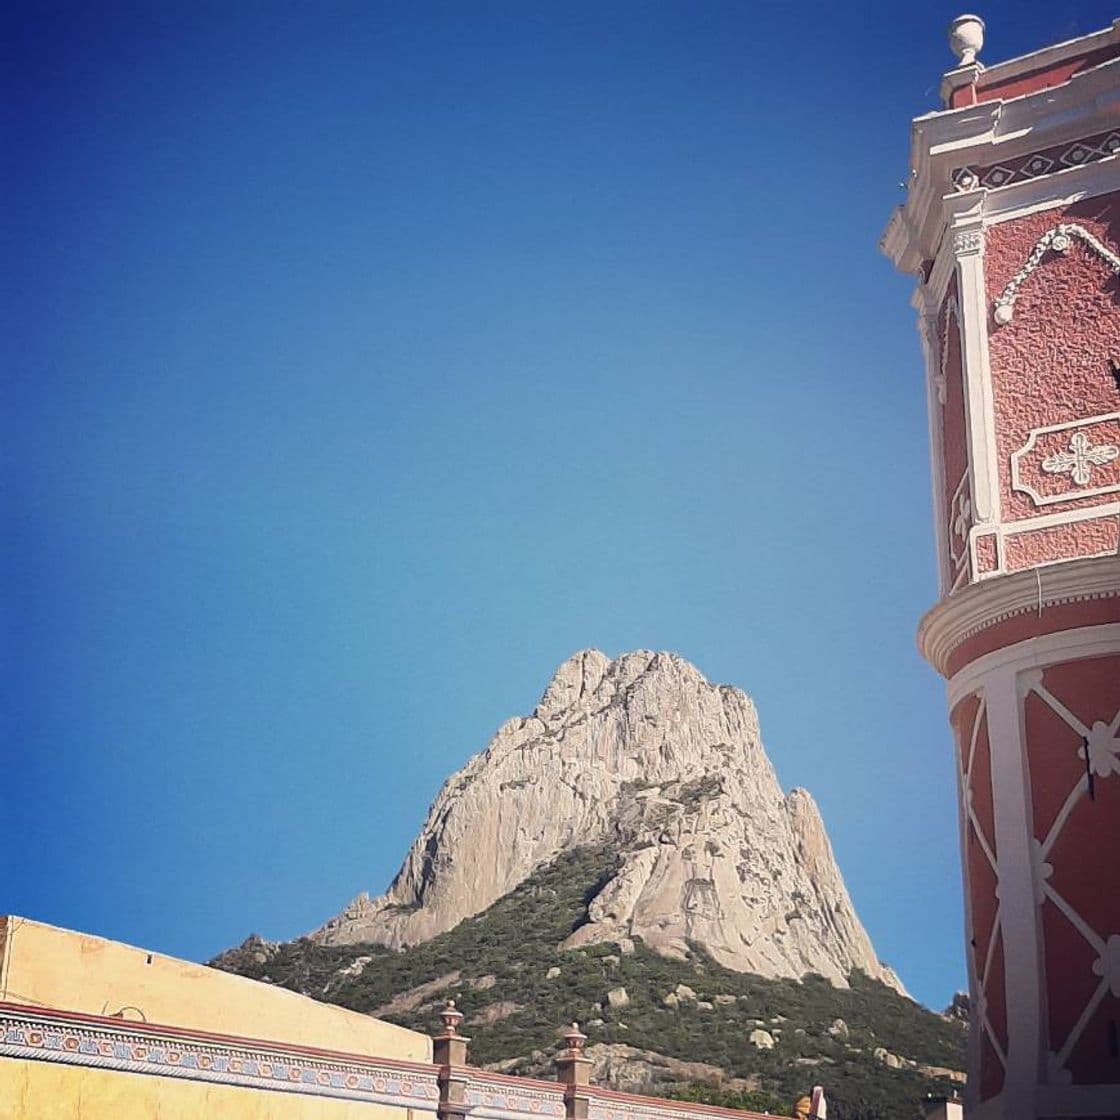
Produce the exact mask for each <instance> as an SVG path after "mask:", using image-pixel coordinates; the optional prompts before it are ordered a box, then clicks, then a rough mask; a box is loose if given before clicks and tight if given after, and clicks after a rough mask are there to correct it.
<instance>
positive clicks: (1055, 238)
mask: <svg viewBox="0 0 1120 1120" xmlns="http://www.w3.org/2000/svg"><path fill="white" fill-rule="evenodd" d="M1075 237H1077V238H1080V240H1082V241H1083V242H1085V244H1086V245H1087V246H1088V247H1089V248H1090V249H1092V250H1093V252H1094V253H1096V254H1097V256H1098V257H1100V258H1101V260H1103V261H1104V262H1105V264H1107V265H1108V267H1109V268H1111V269H1112V271H1113V272H1115V273H1117V274H1120V257H1118V256H1117V255H1116V254H1115V253H1114V252H1112V250H1111V249H1109V248H1108V246H1107V245H1105V244H1103V243H1102V242H1101V241H1100V240H1098V239H1097V238H1096V237H1094V236H1093V234H1091V233H1090V232H1089V231H1088V230H1087V229H1085V227H1084V226H1079V225H1076V224H1075V223H1072V222H1068V223H1063V224H1062V225H1057V226H1055V227H1054V228H1053V229H1052V230H1048V231H1047V232H1046V233H1044V234H1043V235H1042V236H1041V237H1040V238H1039V239H1038V241H1037V243H1036V244H1035V247H1034V248H1033V249H1032V250H1031V254H1030V256H1029V257H1027V262H1026V264H1024V265H1023V267H1022V268H1021V269H1019V271H1018V272H1016V273H1015V275H1014V276H1013V277H1012V278H1011V280H1010V281H1009V282H1008V285H1007V287H1006V288H1004V289H1003V291H1002V292H1001V293H1000V294H999V295H998V296H997V297H996V301H995V311H994V315H995V320H996V322H997V323H998V324H999V325H1000V326H1003V325H1005V324H1007V323H1010V322H1011V319H1012V317H1013V316H1014V314H1015V300H1016V299H1017V298H1018V296H1019V288H1020V287H1022V285H1023V282H1024V281H1025V280H1026V279H1027V277H1028V276H1030V274H1031V273H1032V272H1034V270H1035V269H1036V268H1038V266H1039V264H1040V263H1041V262H1042V258H1043V257H1044V256H1045V255H1046V254H1047V252H1049V251H1050V250H1051V249H1053V250H1054V252H1055V253H1067V252H1069V249H1070V246H1071V245H1072V244H1073V240H1072V239H1073V238H1075Z"/></svg>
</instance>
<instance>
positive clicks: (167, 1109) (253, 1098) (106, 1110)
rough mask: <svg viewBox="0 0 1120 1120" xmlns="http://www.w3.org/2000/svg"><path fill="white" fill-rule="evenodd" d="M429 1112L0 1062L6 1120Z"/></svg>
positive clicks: (247, 1118)
mask: <svg viewBox="0 0 1120 1120" xmlns="http://www.w3.org/2000/svg"><path fill="white" fill-rule="evenodd" d="M412 1115H415V1116H416V1117H417V1118H419V1117H424V1118H425V1120H426V1118H427V1117H428V1116H432V1115H434V1114H432V1113H416V1114H412V1110H411V1109H407V1108H391V1107H389V1106H388V1105H379V1104H365V1103H362V1102H359V1101H342V1100H329V1099H325V1098H322V1097H309V1096H301V1095H298V1094H296V1093H277V1092H272V1091H270V1090H267V1089H242V1088H238V1087H237V1086H232V1085H210V1084H206V1083H204V1082H200V1081H181V1080H178V1079H176V1078H169V1077H152V1076H149V1075H146V1074H135V1073H117V1072H114V1071H112V1070H104V1069H82V1068H80V1067H76V1066H63V1065H52V1064H51V1063H49V1062H32V1061H23V1060H21V1059H18V1058H17V1059H11V1058H9V1059H0V1117H3V1118H4V1120H410V1118H411V1116H412Z"/></svg>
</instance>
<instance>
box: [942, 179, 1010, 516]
mask: <svg viewBox="0 0 1120 1120" xmlns="http://www.w3.org/2000/svg"><path fill="white" fill-rule="evenodd" d="M981 193H983V192H981ZM952 238H953V254H954V256H955V257H956V262H957V304H958V307H959V310H960V316H961V325H962V327H963V329H962V331H961V365H962V367H963V369H962V372H963V376H964V390H965V393H964V399H965V417H966V420H967V423H968V436H969V439H968V443H969V459H970V468H971V472H972V503H973V508H974V509H975V511H976V523H977V524H981V525H987V524H991V523H993V522H996V521H998V520H999V516H1000V501H999V458H998V453H997V450H996V423H995V403H994V400H993V397H992V375H991V369H990V365H989V359H988V306H987V302H988V301H987V294H986V292H985V290H984V230H983V228H982V226H981V224H980V219H979V214H978V213H976V212H973V213H971V214H968V215H967V216H965V215H958V218H957V220H956V221H954V223H953V227H952Z"/></svg>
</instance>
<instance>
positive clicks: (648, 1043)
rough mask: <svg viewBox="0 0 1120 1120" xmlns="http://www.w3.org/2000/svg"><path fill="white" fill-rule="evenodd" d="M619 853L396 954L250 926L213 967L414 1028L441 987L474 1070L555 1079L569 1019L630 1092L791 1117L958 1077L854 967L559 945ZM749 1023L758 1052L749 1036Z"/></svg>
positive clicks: (613, 1081)
mask: <svg viewBox="0 0 1120 1120" xmlns="http://www.w3.org/2000/svg"><path fill="white" fill-rule="evenodd" d="M622 862H623V857H622V856H621V855H620V854H619V853H618V852H616V851H614V850H612V849H611V848H610V847H609V846H606V847H585V848H577V849H572V850H570V851H567V852H565V853H563V854H562V855H561V856H560V857H559V858H558V859H557V860H555V861H554V862H553V863H551V864H549V865H547V866H546V867H544V868H541V869H539V870H538V871H537V872H536V873H535V874H533V875H531V876H530V877H529V878H528V879H526V880H525V881H524V882H523V883H521V884H520V885H519V886H518V887H516V888H515V889H514V890H513V891H512V892H510V893H508V894H507V895H506V896H505V897H503V898H502V899H501V900H499V901H498V902H497V903H495V904H494V905H493V906H491V907H490V908H489V909H487V910H486V911H485V912H484V913H483V914H481V915H478V916H477V917H475V918H473V919H470V920H467V921H464V922H462V923H461V924H460V925H458V926H457V927H456V928H455V929H453V930H451V931H449V932H446V933H442V934H439V935H437V936H436V937H434V938H432V939H430V940H428V941H427V942H425V943H423V944H420V945H417V946H415V947H412V948H409V949H405V950H403V951H394V950H391V949H388V948H386V947H384V946H374V945H349V944H347V945H331V944H324V943H322V942H316V941H311V940H308V939H301V940H300V941H296V942H290V943H288V944H284V945H277V944H273V943H269V942H265V941H262V940H261V939H260V938H256V937H253V938H250V939H249V940H247V941H246V942H245V943H244V944H243V945H242V946H241V947H240V948H238V949H234V950H230V951H229V952H227V953H225V954H223V955H222V956H221V957H219V958H218V959H217V960H216V961H214V962H212V963H214V964H215V965H216V966H217V967H220V968H224V969H227V970H229V971H233V972H238V973H241V974H243V975H246V976H251V977H253V978H256V979H259V980H264V981H266V982H270V983H277V984H282V985H283V986H285V987H288V988H291V989H293V990H295V991H300V992H303V993H304V994H306V995H310V996H313V997H315V998H317V999H324V1000H327V1001H329V1002H331V1003H337V1004H340V1005H341V1006H344V1007H349V1008H353V1009H355V1010H358V1011H367V1012H374V1013H376V1014H378V1015H379V1016H380V1017H383V1018H387V1019H389V1020H390V1021H392V1022H396V1023H400V1024H402V1025H405V1026H409V1027H412V1028H414V1029H417V1030H425V1031H431V1030H433V1029H434V1028H435V1027H436V1026H437V1025H438V1021H437V1012H438V1009H439V1007H440V1006H441V1005H442V1001H443V1000H444V999H446V998H448V997H453V998H455V999H456V1001H457V1002H458V1004H459V1006H460V1007H461V1008H462V1010H463V1011H464V1012H465V1013H466V1016H467V1018H466V1022H465V1024H464V1029H465V1031H466V1033H467V1034H469V1035H470V1036H471V1037H472V1043H471V1062H472V1064H475V1065H487V1064H489V1065H492V1066H498V1067H499V1068H502V1069H506V1070H514V1071H517V1072H524V1073H536V1074H541V1075H544V1076H552V1071H551V1069H550V1060H551V1057H552V1055H553V1054H555V1052H556V1049H557V1045H558V1028H560V1027H562V1026H563V1025H564V1024H566V1023H569V1022H571V1021H572V1020H573V1019H575V1020H578V1021H579V1022H580V1023H581V1024H582V1025H583V1029H584V1030H585V1031H586V1033H587V1034H588V1036H589V1049H588V1053H589V1056H590V1057H591V1058H592V1059H593V1060H594V1061H595V1070H594V1073H595V1077H596V1079H597V1080H598V1081H599V1083H601V1084H607V1085H612V1086H614V1087H616V1088H624V1089H627V1090H629V1091H635V1092H652V1093H655V1094H659V1095H672V1096H685V1097H690V1098H694V1099H702V1100H709V1101H711V1102H713V1103H725V1104H731V1105H737V1106H739V1107H754V1108H757V1109H770V1110H771V1111H772V1112H775V1113H782V1114H787V1113H788V1108H789V1104H790V1102H791V1101H793V1100H794V1099H796V1097H797V1096H799V1095H800V1094H801V1093H802V1092H804V1091H805V1090H806V1089H807V1088H808V1087H810V1086H811V1085H813V1084H824V1085H826V1086H827V1089H828V1094H829V1102H830V1104H831V1105H832V1109H833V1113H834V1114H835V1115H836V1116H837V1117H838V1118H839V1120H880V1118H882V1120H886V1118H887V1117H890V1118H892V1120H900V1118H901V1120H909V1118H916V1117H918V1116H920V1115H921V1109H920V1104H919V1102H920V1100H921V1098H922V1097H923V1096H924V1095H925V1094H926V1093H929V1092H933V1093H940V1094H944V1093H946V1092H949V1091H950V1090H951V1089H952V1088H954V1087H956V1088H959V1082H960V1078H961V1075H960V1074H959V1073H956V1072H955V1071H958V1070H961V1069H963V1066H964V1055H963V1049H964V1039H965V1028H964V1025H963V1024H962V1023H960V1022H959V1021H957V1020H950V1019H948V1018H946V1017H943V1016H940V1015H935V1014H933V1013H932V1012H929V1011H926V1010H925V1009H924V1008H921V1007H919V1006H918V1005H917V1004H915V1003H913V1002H912V1001H911V1000H909V999H906V998H904V997H903V996H900V995H899V994H898V993H897V992H896V991H894V990H893V989H891V988H888V987H887V986H886V985H884V984H882V983H879V982H877V981H873V980H870V979H869V978H867V977H866V976H864V975H862V974H861V973H859V972H856V973H854V974H853V975H852V977H851V983H850V986H849V987H847V988H837V987H836V986H834V985H832V984H830V983H828V982H827V981H825V980H823V979H821V978H819V977H808V978H806V979H805V980H804V981H802V982H797V981H794V980H790V979H764V978H762V977H759V976H755V975H751V974H747V973H742V972H737V971H733V970H730V969H727V968H724V967H723V966H721V965H720V964H718V963H717V962H716V961H714V960H713V959H712V958H711V957H710V956H709V955H708V954H706V953H704V952H703V951H702V950H699V949H693V950H691V951H690V953H689V956H688V957H687V959H675V958H673V957H666V956H665V955H663V954H661V953H657V952H654V951H653V950H651V949H649V948H648V947H646V946H645V945H644V944H643V943H642V942H641V941H640V940H631V939H625V938H624V939H621V940H620V941H619V942H618V943H614V944H606V943H604V944H596V945H591V946H587V947H584V948H569V949H563V948H561V947H560V946H561V944H562V943H565V942H567V941H569V940H570V938H571V935H572V933H573V932H576V931H578V930H580V929H582V928H585V927H586V924H587V922H588V921H589V919H590V914H589V912H588V911H589V907H588V900H589V899H590V898H593V897H595V896H596V895H597V894H598V893H599V892H600V889H601V887H602V884H603V882H604V881H607V880H609V879H611V878H612V877H614V876H615V875H617V873H618V871H619V868H620V867H621V866H622ZM620 989H621V990H622V992H623V993H624V995H620V994H619V993H620ZM611 993H614V994H613V996H612V995H611ZM838 1021H840V1022H838ZM757 1031H764V1032H766V1035H767V1036H769V1038H770V1039H772V1040H773V1042H774V1046H773V1048H772V1049H765V1048H760V1047H758V1046H756V1045H754V1044H752V1043H751V1041H750V1040H751V1038H752V1036H754V1037H756V1038H760V1039H761V1036H758V1035H755V1032H757ZM763 1041H764V1040H763ZM888 1062H890V1063H892V1064H891V1065H888V1064H887V1063H888ZM907 1063H913V1064H912V1065H911V1064H907ZM894 1066H898V1067H900V1068H893V1067H894ZM939 1070H940V1071H941V1072H940V1073H938V1072H937V1071H939Z"/></svg>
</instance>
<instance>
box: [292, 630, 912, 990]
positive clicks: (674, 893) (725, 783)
mask: <svg viewBox="0 0 1120 1120" xmlns="http://www.w3.org/2000/svg"><path fill="white" fill-rule="evenodd" d="M587 845H596V846H603V847H608V846H609V847H610V848H612V849H613V850H614V851H615V853H616V855H617V857H618V869H617V871H616V873H615V874H614V876H613V877H612V878H611V879H610V880H609V881H608V882H606V883H605V884H604V885H603V886H602V888H601V889H600V891H599V893H598V894H597V895H596V896H595V898H594V899H593V900H592V901H591V903H590V904H589V908H588V918H589V920H588V922H587V924H586V925H584V926H582V927H581V928H580V929H578V930H577V931H576V932H575V933H574V934H573V935H572V937H571V938H569V941H568V942H567V943H566V944H569V945H570V946H573V947H574V946H577V945H583V944H588V943H591V942H596V941H604V940H617V939H619V938H633V937H639V938H641V939H643V940H644V941H645V942H646V944H647V945H649V946H651V947H652V948H654V949H656V950H658V951H660V952H662V953H666V954H668V955H673V956H686V955H687V954H688V953H689V952H690V951H691V946H692V945H700V946H702V947H703V948H704V949H705V950H706V951H707V952H709V953H710V954H711V955H712V956H713V957H715V959H716V960H718V961H720V963H722V964H724V965H726V966H727V967H729V968H735V969H739V970H741V971H747V972H756V973H759V974H761V975H764V976H790V977H798V978H799V977H801V976H803V975H805V974H806V973H809V972H816V973H820V974H821V975H823V976H826V977H827V978H828V979H830V980H831V981H832V982H833V983H835V984H838V985H844V984H846V982H847V976H848V975H849V973H850V972H851V971H852V969H854V968H860V969H862V970H863V971H865V972H867V973H868V974H869V975H871V976H876V977H879V978H881V979H883V980H884V981H885V982H887V983H890V984H892V985H893V986H895V987H900V985H899V984H898V981H897V978H895V977H894V975H893V973H891V972H890V971H889V970H888V969H886V968H885V966H883V965H881V964H880V962H879V961H878V959H877V958H876V956H875V954H874V951H873V949H872V947H871V943H870V941H869V939H868V937H867V934H866V933H865V932H864V930H863V927H862V926H861V925H860V922H859V919H858V918H857V917H856V915H855V911H854V909H853V907H852V903H851V899H850V898H849V897H848V892H847V889H846V888H845V886H844V882H843V879H842V878H841V876H840V872H839V870H838V868H837V867H836V861H835V858H834V856H833V853H832V847H831V845H830V843H829V841H828V836H827V833H826V831H825V827H824V822H823V820H822V819H821V815H820V811H819V810H818V808H817V805H816V802H815V801H814V800H813V798H812V796H811V795H810V794H809V793H808V792H807V791H806V790H803V789H795V790H792V791H791V792H790V793H789V795H788V796H786V795H785V794H783V792H782V790H781V787H780V786H779V784H778V780H777V777H776V776H775V774H774V770H773V768H772V766H771V765H770V761H769V759H768V758H767V756H766V752H765V750H764V748H763V746H762V740H761V735H760V732H759V726H758V716H757V713H756V712H755V708H754V705H753V703H752V702H751V700H750V699H749V697H747V695H746V694H745V693H743V692H741V691H740V690H739V689H736V688H731V687H728V686H723V685H713V684H711V683H709V682H708V680H707V679H706V678H705V677H704V676H703V674H702V673H701V672H700V671H699V670H698V669H697V668H696V667H695V666H694V665H692V664H691V663H689V662H688V661H686V660H685V659H684V658H682V657H680V656H679V655H677V654H674V653H669V652H665V651H652V650H636V651H633V652H631V653H625V654H622V655H620V656H619V657H616V658H614V659H611V658H609V657H607V655H606V654H604V653H602V652H601V651H599V650H596V649H586V650H581V651H579V652H578V653H574V654H573V655H572V656H571V657H569V658H568V659H567V660H566V661H564V662H563V664H561V665H560V667H559V668H558V669H557V670H556V672H555V673H554V674H553V677H552V679H551V681H550V682H549V684H548V686H547V688H546V689H545V691H544V694H543V695H542V697H541V700H540V702H539V703H538V705H537V707H536V708H535V709H534V711H533V713H532V715H530V716H526V717H516V718H514V719H511V720H509V721H507V722H506V723H505V724H504V725H503V726H502V727H501V728H500V729H499V730H498V732H497V734H496V735H495V736H494V738H493V740H491V742H490V744H489V746H488V747H487V748H486V750H484V751H483V752H481V753H480V754H477V755H475V756H474V757H473V758H472V759H470V761H469V762H468V763H467V764H466V766H464V767H463V769H462V770H460V771H459V772H458V773H456V774H454V775H452V776H451V778H449V779H448V781H447V782H446V783H445V784H444V786H443V789H442V790H441V791H440V793H439V795H438V796H437V797H436V800H435V802H434V803H433V805H432V807H431V809H430V810H429V812H428V818H427V821H426V822H425V824H424V827H423V829H422V830H421V832H420V835H419V836H418V837H417V838H416V841H415V842H414V843H413V845H412V848H411V849H410V850H409V853H408V855H407V856H406V857H405V861H404V864H403V865H402V867H401V869H400V871H399V872H398V874H397V876H396V878H395V879H394V880H393V883H392V885H391V886H390V888H389V890H388V892H387V893H386V894H385V895H383V896H381V897H379V898H374V899H370V898H369V897H368V896H367V895H359V896H358V898H356V899H355V900H354V901H353V902H352V903H351V904H350V905H349V906H348V907H347V908H346V910H345V911H343V913H342V914H340V915H339V916H338V917H336V918H334V919H332V920H331V921H330V922H328V923H327V924H326V925H325V926H323V928H322V929H320V930H318V931H317V932H316V933H315V934H313V935H312V936H313V937H314V938H315V939H317V940H320V941H324V942H328V943H349V942H361V941H369V942H376V943H380V944H384V945H389V946H393V947H401V946H405V945H411V944H416V943H418V942H421V941H426V940H428V939H429V938H431V937H434V936H436V935H437V934H439V933H442V932H443V931H445V930H448V929H451V928H452V927H453V926H455V925H457V924H458V923H459V922H461V921H463V920H464V919H465V918H468V917H471V916H473V915H475V914H477V913H479V912H481V911H482V910H484V909H486V908H487V907H488V906H490V905H491V904H493V903H494V902H496V901H497V900H498V899H499V898H501V897H502V896H503V895H505V894H507V893H508V892H509V891H511V890H513V889H514V888H515V887H517V886H518V885H519V884H520V883H521V882H523V881H524V880H525V879H526V878H527V877H528V876H529V875H531V874H532V873H533V871H534V870H535V869H537V868H538V867H541V866H542V865H544V864H547V863H550V862H552V861H553V860H554V859H556V858H557V856H559V855H560V854H561V853H562V852H564V851H566V850H569V849H572V848H576V847H583V846H587Z"/></svg>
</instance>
